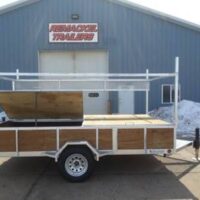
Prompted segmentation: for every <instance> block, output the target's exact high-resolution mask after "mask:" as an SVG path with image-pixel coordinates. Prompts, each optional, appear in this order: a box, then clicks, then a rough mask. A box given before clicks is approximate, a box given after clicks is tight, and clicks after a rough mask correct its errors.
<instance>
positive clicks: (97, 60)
mask: <svg viewBox="0 0 200 200" xmlns="http://www.w3.org/2000/svg"><path fill="white" fill-rule="evenodd" d="M39 72H42V73H108V54H107V52H105V51H73V52H41V53H40V56H39ZM108 102H109V95H108V92H95V91H93V92H84V113H85V114H107V113H108Z"/></svg>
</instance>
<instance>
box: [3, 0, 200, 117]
mask: <svg viewBox="0 0 200 200" xmlns="http://www.w3.org/2000/svg"><path fill="white" fill-rule="evenodd" d="M176 56H179V57H180V98H182V99H189V100H194V101H200V92H199V85H200V81H199V74H200V27H198V26H197V25H194V24H191V23H188V22H185V21H183V20H180V19H177V18H174V17H171V16H168V15H166V14H162V13H159V12H156V11H153V10H151V9H147V8H144V7H142V6H138V5H136V4H133V3H130V2H128V1H126V0H56V1H55V0H20V1H18V3H15V4H13V5H10V6H8V7H4V8H3V9H1V10H0V71H3V72H14V71H15V70H16V69H19V71H20V72H38V71H39V72H57V73H108V72H109V73H138V72H141V73H144V72H145V71H146V69H147V68H148V69H149V71H150V72H158V73H161V72H173V71H174V58H175V57H176ZM169 83H170V80H169ZM165 84H166V82H165ZM1 87H2V86H1ZM151 87H152V91H153V92H151V95H150V108H149V109H150V110H151V109H153V108H156V107H158V106H160V105H163V104H164V105H166V104H168V103H170V102H173V85H165V86H164V85H163V83H162V82H161V81H159V82H156V83H155V84H153V85H152V86H151ZM84 102H85V103H84V110H85V113H99V114H102V113H109V112H111V113H117V112H120V113H134V112H135V113H138V112H142V111H144V110H145V106H144V104H145V103H144V102H145V101H144V94H142V93H139V92H135V93H134V94H133V93H130V92H123V93H120V92H119V93H110V94H108V93H101V92H100V93H96V92H95V91H94V93H86V92H85V94H84ZM134 103H135V107H134V106H133V105H134Z"/></svg>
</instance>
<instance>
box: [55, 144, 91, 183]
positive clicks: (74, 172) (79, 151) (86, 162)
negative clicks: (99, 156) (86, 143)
mask: <svg viewBox="0 0 200 200" xmlns="http://www.w3.org/2000/svg"><path fill="white" fill-rule="evenodd" d="M94 166H95V160H94V156H93V154H92V152H91V151H90V150H89V149H87V148H86V147H78V146H77V147H75V146H74V147H69V148H67V149H66V150H65V151H64V152H63V153H62V154H61V156H60V157H59V160H58V167H59V170H60V172H61V174H62V175H63V176H64V178H66V179H67V180H68V181H70V182H82V181H85V180H86V179H87V178H89V177H90V175H91V174H92V172H93V169H94Z"/></svg>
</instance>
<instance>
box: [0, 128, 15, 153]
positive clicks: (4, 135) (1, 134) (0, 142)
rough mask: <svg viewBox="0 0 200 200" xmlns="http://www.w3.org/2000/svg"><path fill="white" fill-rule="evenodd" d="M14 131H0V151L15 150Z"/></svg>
mask: <svg viewBox="0 0 200 200" xmlns="http://www.w3.org/2000/svg"><path fill="white" fill-rule="evenodd" d="M15 141H16V140H15V131H0V152H15V151H16V142H15Z"/></svg>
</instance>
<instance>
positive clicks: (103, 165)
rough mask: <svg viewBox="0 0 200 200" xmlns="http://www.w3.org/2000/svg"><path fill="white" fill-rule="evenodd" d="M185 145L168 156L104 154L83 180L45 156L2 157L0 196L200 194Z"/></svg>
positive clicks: (38, 199) (26, 199) (198, 171)
mask: <svg viewBox="0 0 200 200" xmlns="http://www.w3.org/2000/svg"><path fill="white" fill-rule="evenodd" d="M193 156H194V155H193V149H192V147H188V148H186V149H184V150H182V151H180V152H178V153H176V154H175V155H174V156H172V157H169V158H164V157H159V156H117V157H106V158H103V159H102V160H101V161H100V163H98V165H97V167H96V170H95V172H94V174H93V176H92V177H91V178H90V179H89V180H88V181H87V182H84V183H76V184H72V183H69V182H66V181H65V180H64V179H63V178H62V177H61V176H60V174H59V173H58V171H57V167H56V164H55V163H54V161H53V160H52V159H49V158H12V159H10V158H1V159H0V200H65V199H66V200H68V199H69V200H101V199H104V200H107V199H108V200H126V199H131V200H132V199H145V200H147V199H153V200H156V199H200V165H199V164H198V163H196V162H193V160H192V157H193Z"/></svg>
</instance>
